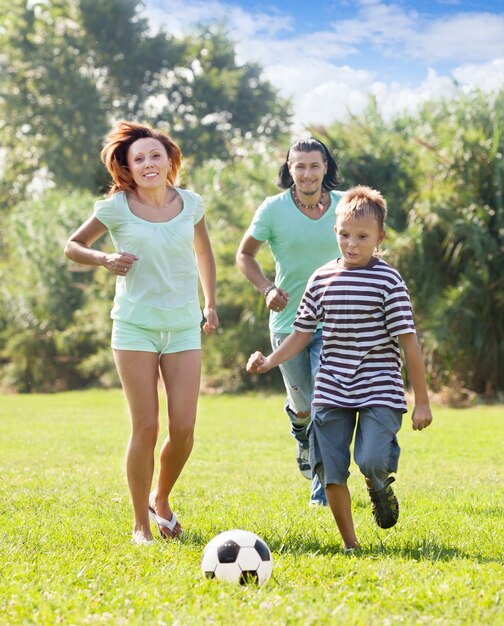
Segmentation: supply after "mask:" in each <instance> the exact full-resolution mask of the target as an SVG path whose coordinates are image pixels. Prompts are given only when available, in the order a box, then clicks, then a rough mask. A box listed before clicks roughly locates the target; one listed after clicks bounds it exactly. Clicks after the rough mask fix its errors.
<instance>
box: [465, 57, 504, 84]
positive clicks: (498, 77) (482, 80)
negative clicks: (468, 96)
mask: <svg viewBox="0 0 504 626" xmlns="http://www.w3.org/2000/svg"><path fill="white" fill-rule="evenodd" d="M453 76H454V77H455V79H456V80H457V81H458V82H459V83H460V84H461V85H463V86H464V87H466V88H474V87H479V88H480V89H483V90H484V91H494V90H497V89H499V88H500V87H502V86H503V84H504V57H503V58H501V59H494V60H493V61H490V62H489V63H481V64H479V65H475V64H468V65H461V66H460V67H457V68H455V70H454V71H453Z"/></svg>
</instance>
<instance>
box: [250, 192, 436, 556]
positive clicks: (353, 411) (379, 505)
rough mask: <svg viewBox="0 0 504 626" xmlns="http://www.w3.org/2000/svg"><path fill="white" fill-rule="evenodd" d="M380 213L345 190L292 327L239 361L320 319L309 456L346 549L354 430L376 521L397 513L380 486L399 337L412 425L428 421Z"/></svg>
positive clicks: (288, 347) (289, 348)
mask: <svg viewBox="0 0 504 626" xmlns="http://www.w3.org/2000/svg"><path fill="white" fill-rule="evenodd" d="M386 215H387V203H386V201H385V199H384V198H383V197H382V195H381V194H380V193H379V192H377V191H375V190H374V189H370V188H369V187H364V186H358V187H354V188H352V189H349V190H348V191H347V193H346V194H345V196H344V197H343V199H342V200H341V201H340V202H339V204H338V206H337V208H336V226H335V228H334V230H335V232H336V236H337V240H338V244H339V247H340V250H341V253H342V257H341V258H337V259H335V260H333V261H331V262H329V263H327V264H326V265H324V266H323V267H321V268H319V269H318V270H316V271H315V272H314V274H313V275H312V276H311V278H310V280H309V281H308V285H307V287H306V290H305V293H304V295H303V298H302V300H301V303H300V305H299V309H298V312H297V317H296V320H295V322H294V324H293V327H294V332H293V333H292V334H291V335H290V336H289V337H288V338H287V339H286V340H285V341H284V342H283V343H282V344H281V345H280V346H279V347H278V348H277V349H276V350H275V351H274V352H273V353H272V354H270V355H269V356H268V357H265V356H264V355H263V354H261V353H260V352H255V353H254V354H252V355H251V356H250V358H249V360H248V363H247V371H248V372H251V373H252V372H257V373H264V372H267V371H268V370H270V369H271V368H272V367H275V366H277V365H279V364H280V363H283V362H284V361H285V360H287V359H290V358H292V357H293V356H294V355H295V354H297V353H298V352H299V351H300V350H302V349H303V347H304V346H305V345H306V344H307V343H308V342H309V341H310V338H311V335H312V333H313V332H314V331H315V330H316V328H317V324H318V323H319V322H320V321H322V323H323V330H322V337H323V346H322V352H321V355H320V368H319V371H318V375H317V379H316V383H315V389H314V395H313V411H312V413H313V417H312V423H311V426H310V429H309V441H310V464H311V467H312V468H314V470H315V472H316V473H317V475H318V476H319V478H320V481H321V482H322V484H323V485H324V486H325V488H326V494H327V499H328V501H329V506H330V507H331V511H332V514H333V516H334V519H335V521H336V524H337V526H338V529H339V531H340V533H341V536H342V539H343V542H344V546H345V549H346V550H352V549H354V548H356V547H358V545H359V543H358V541H357V537H356V535H355V530H354V524H353V519H352V511H351V499H350V492H349V490H348V487H347V484H346V483H347V479H348V476H349V471H348V468H349V465H350V444H351V441H352V437H353V433H354V430H355V431H356V433H355V450H354V457H355V461H356V463H357V464H358V466H359V468H360V470H361V472H362V473H363V474H364V477H365V481H366V486H367V488H368V493H369V496H370V498H371V503H372V511H373V515H374V518H375V521H376V523H377V524H378V526H380V527H381V528H390V527H391V526H393V525H394V524H395V523H396V522H397V519H398V517H399V505H398V502H397V499H396V497H395V495H394V492H393V491H392V487H391V486H390V484H391V483H392V482H393V481H394V480H395V479H394V478H393V477H391V476H390V474H391V473H393V472H396V471H397V465H398V460H399V451H400V449H399V445H398V443H397V439H396V434H397V432H398V431H399V429H400V427H401V423H402V414H403V413H405V412H406V411H407V406H406V400H405V397H404V386H403V381H402V376H401V357H400V350H399V346H400V347H401V348H402V350H403V352H404V357H405V361H406V368H407V371H408V375H409V379H410V381H411V385H412V387H413V391H414V394H415V406H414V409H413V414H412V421H413V429H414V430H422V429H423V428H426V427H427V426H428V425H429V424H430V423H431V421H432V415H431V410H430V407H429V398H428V394H427V386H426V382H425V371H424V365H423V360H422V354H421V351H420V346H419V344H418V340H417V337H416V332H415V325H414V322H413V316H412V309H411V302H410V299H409V294H408V290H407V288H406V285H405V284H404V282H403V280H402V278H401V277H400V275H399V273H398V272H397V271H396V270H395V269H394V268H392V267H391V266H390V265H388V264H387V263H385V262H384V261H382V260H381V259H380V258H379V257H378V256H377V255H376V253H377V249H378V246H379V245H380V243H381V242H382V241H383V239H384V237H385V231H384V222H385V218H386ZM357 414H358V420H357Z"/></svg>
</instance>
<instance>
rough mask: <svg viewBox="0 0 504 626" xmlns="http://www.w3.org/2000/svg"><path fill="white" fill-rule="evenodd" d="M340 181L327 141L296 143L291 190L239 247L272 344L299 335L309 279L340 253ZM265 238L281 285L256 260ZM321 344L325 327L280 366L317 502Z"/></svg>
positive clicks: (283, 182)
mask: <svg viewBox="0 0 504 626" xmlns="http://www.w3.org/2000/svg"><path fill="white" fill-rule="evenodd" d="M339 183H340V179H339V176H338V166H337V164H336V161H335V160H334V159H333V157H332V156H331V155H330V154H329V151H328V150H327V148H326V146H325V145H324V144H323V143H322V142H320V141H318V140H317V139H315V138H314V137H310V138H307V139H300V140H298V141H296V142H294V144H293V145H292V146H291V147H290V149H289V151H288V153H287V157H286V160H285V162H284V163H283V164H282V166H281V167H280V171H279V181H278V185H279V187H280V188H281V189H283V190H284V191H283V192H281V193H279V194H277V195H275V196H271V197H269V198H266V199H265V200H264V202H263V203H262V204H261V205H260V207H259V208H258V209H257V211H256V213H255V215H254V218H253V219H252V223H251V225H250V227H249V229H248V230H247V232H246V233H245V235H244V237H243V239H242V241H241V243H240V246H239V248H238V252H237V254H236V262H237V265H238V267H239V269H240V270H241V272H242V273H243V274H244V275H245V277H246V278H247V279H248V280H249V281H250V282H251V283H252V284H253V285H254V286H255V287H256V288H257V289H258V290H259V291H260V292H261V293H262V294H263V296H264V298H265V299H266V306H267V307H268V309H269V310H270V319H269V328H270V337H271V344H272V347H273V349H275V348H277V347H278V346H279V345H280V344H281V343H282V342H283V341H284V340H285V339H286V338H287V337H288V336H289V335H290V334H291V333H292V330H293V328H292V323H293V322H294V319H295V316H296V311H297V307H298V305H299V303H300V301H301V297H302V295H303V293H304V290H305V287H306V283H307V281H308V278H309V277H310V276H311V274H312V273H313V272H314V271H315V270H316V269H317V268H318V267H320V266H322V265H324V264H325V263H327V262H329V261H330V260H331V259H334V258H335V257H336V256H337V255H338V254H339V250H338V246H337V243H336V241H335V237H334V211H335V208H336V205H337V204H338V202H339V200H340V198H341V197H342V195H343V193H342V192H338V191H334V190H335V189H336V187H337V186H338V185H339ZM266 241H267V242H268V243H269V246H270V248H271V252H272V255H273V258H274V260H275V271H276V275H275V282H274V283H272V282H270V281H269V280H268V279H267V278H266V276H265V275H264V272H263V271H262V269H261V266H260V265H259V263H258V261H257V258H256V256H257V253H258V252H259V249H260V247H261V245H262V244H263V243H264V242H266ZM321 346H322V330H321V328H319V329H318V330H317V331H316V332H315V333H314V334H313V337H312V339H311V341H310V343H309V344H308V345H307V346H306V347H305V348H304V349H303V350H302V351H301V352H300V353H299V354H298V355H296V356H295V357H293V358H292V359H289V360H288V361H286V362H285V363H283V364H282V365H281V366H280V370H281V373H282V377H283V380H284V384H285V389H286V392H287V399H286V402H285V411H286V413H287V415H288V417H289V420H290V423H291V434H292V435H293V437H294V438H295V439H296V442H297V462H298V466H299V469H300V471H301V473H302V474H303V475H304V476H305V477H306V478H308V479H312V489H311V494H310V504H312V505H319V504H320V505H327V500H326V496H325V493H324V488H323V487H322V485H321V484H320V482H319V480H318V478H317V477H316V476H315V475H314V474H313V472H312V469H311V467H310V463H309V460H308V436H307V429H308V426H309V424H310V420H311V400H312V395H313V385H314V381H315V375H316V372H317V369H318V365H319V357H320V350H321Z"/></svg>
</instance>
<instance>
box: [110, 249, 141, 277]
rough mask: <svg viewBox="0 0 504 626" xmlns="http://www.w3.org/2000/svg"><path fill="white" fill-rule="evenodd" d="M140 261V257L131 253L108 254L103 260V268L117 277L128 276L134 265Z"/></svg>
mask: <svg viewBox="0 0 504 626" xmlns="http://www.w3.org/2000/svg"><path fill="white" fill-rule="evenodd" d="M135 261H138V257H137V256H135V255H134V254H130V253H129V252H113V253H112V254H106V255H105V258H104V259H103V267H105V268H106V269H108V271H109V272H111V273H112V274H115V275H116V276H126V274H127V273H128V272H129V271H130V269H131V268H132V267H133V263H134V262H135Z"/></svg>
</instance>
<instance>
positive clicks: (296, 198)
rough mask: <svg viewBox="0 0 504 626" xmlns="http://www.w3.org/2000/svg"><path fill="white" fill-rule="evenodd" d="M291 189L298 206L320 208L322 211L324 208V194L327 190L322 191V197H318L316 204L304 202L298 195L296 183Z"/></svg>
mask: <svg viewBox="0 0 504 626" xmlns="http://www.w3.org/2000/svg"><path fill="white" fill-rule="evenodd" d="M291 190H292V197H293V198H294V202H295V203H296V204H297V205H298V206H300V207H302V208H303V209H318V210H319V211H320V212H321V213H322V211H323V210H324V195H325V191H324V190H323V189H322V191H321V193H320V198H319V199H318V202H315V204H303V203H302V202H301V200H300V199H299V198H298V197H297V193H296V186H295V185H294V186H293V187H292V188H291Z"/></svg>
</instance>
